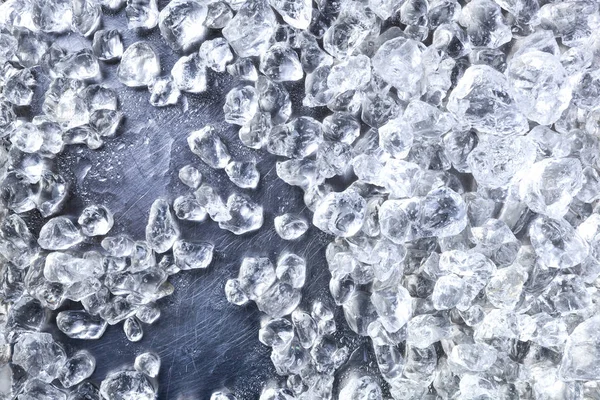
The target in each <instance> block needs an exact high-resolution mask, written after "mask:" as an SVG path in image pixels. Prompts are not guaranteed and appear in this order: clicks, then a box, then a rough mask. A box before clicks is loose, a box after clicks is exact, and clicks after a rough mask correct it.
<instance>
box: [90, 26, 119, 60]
mask: <svg viewBox="0 0 600 400" xmlns="http://www.w3.org/2000/svg"><path fill="white" fill-rule="evenodd" d="M92 50H93V52H94V54H95V55H96V57H98V59H99V60H102V61H113V60H118V59H119V58H121V56H122V55H123V41H122V40H121V34H120V33H119V31H118V30H116V29H107V30H101V31H97V32H96V33H95V34H94V41H93V43H92Z"/></svg>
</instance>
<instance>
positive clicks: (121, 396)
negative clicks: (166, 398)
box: [100, 371, 156, 400]
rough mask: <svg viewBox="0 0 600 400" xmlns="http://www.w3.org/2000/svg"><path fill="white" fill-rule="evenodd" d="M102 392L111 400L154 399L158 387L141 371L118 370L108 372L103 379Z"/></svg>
mask: <svg viewBox="0 0 600 400" xmlns="http://www.w3.org/2000/svg"><path fill="white" fill-rule="evenodd" d="M100 394H101V395H102V397H103V398H105V399H111V400H130V399H136V400H154V399H155V398H156V389H155V388H154V386H153V385H152V383H151V382H150V380H149V379H148V378H147V377H146V375H144V374H143V373H141V372H137V371H117V372H112V373H110V374H108V376H107V377H106V378H105V379H104V380H103V381H102V383H101V384H100Z"/></svg>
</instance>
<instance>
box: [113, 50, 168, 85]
mask: <svg viewBox="0 0 600 400" xmlns="http://www.w3.org/2000/svg"><path fill="white" fill-rule="evenodd" d="M159 75H160V62H159V59H158V56H157V55H156V53H155V52H154V50H153V49H152V47H150V45H149V44H148V43H146V42H136V43H134V44H132V45H131V46H129V47H128V48H127V50H125V53H123V56H122V58H121V62H120V64H119V67H118V68H117V77H118V78H119V80H120V81H121V83H123V84H124V85H125V86H131V87H139V86H148V85H150V84H151V83H152V82H153V81H154V79H155V78H157V77H158V76H159Z"/></svg>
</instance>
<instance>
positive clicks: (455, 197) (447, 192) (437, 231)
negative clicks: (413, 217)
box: [413, 187, 467, 237]
mask: <svg viewBox="0 0 600 400" xmlns="http://www.w3.org/2000/svg"><path fill="white" fill-rule="evenodd" d="M466 214H467V210H466V205H465V203H464V201H463V199H462V198H461V196H460V195H459V194H458V193H456V192H455V191H453V190H452V189H449V188H447V187H442V188H439V189H435V190H432V191H431V192H429V193H428V194H427V196H425V198H423V200H422V201H421V204H420V210H419V219H418V222H416V223H415V224H414V225H413V228H414V229H415V234H416V236H418V237H448V236H454V235H457V234H459V233H460V232H462V231H463V229H465V227H466V225H467V215H466Z"/></svg>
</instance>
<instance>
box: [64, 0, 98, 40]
mask: <svg viewBox="0 0 600 400" xmlns="http://www.w3.org/2000/svg"><path fill="white" fill-rule="evenodd" d="M71 10H72V12H73V21H72V25H73V28H74V30H75V31H77V32H79V33H81V34H82V35H83V36H86V37H87V36H91V35H92V34H93V33H94V32H95V31H96V29H98V27H99V26H100V18H101V16H102V9H101V8H100V4H99V3H98V2H97V1H96V0H71Z"/></svg>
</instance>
